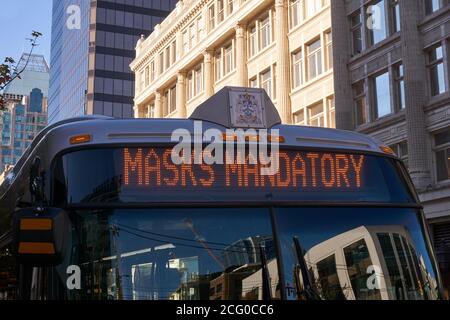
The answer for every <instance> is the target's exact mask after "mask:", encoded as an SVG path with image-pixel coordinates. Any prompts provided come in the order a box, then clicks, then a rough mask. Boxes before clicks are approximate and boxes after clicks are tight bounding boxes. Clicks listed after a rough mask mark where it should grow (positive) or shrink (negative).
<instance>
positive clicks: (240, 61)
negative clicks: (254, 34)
mask: <svg viewBox="0 0 450 320" xmlns="http://www.w3.org/2000/svg"><path fill="white" fill-rule="evenodd" d="M235 29H236V71H237V76H236V85H237V86H239V87H246V86H247V82H248V80H247V78H248V75H247V74H248V71H247V50H246V48H247V46H246V41H247V40H246V38H247V37H246V26H245V25H243V24H238V25H237V26H236V27H235Z"/></svg>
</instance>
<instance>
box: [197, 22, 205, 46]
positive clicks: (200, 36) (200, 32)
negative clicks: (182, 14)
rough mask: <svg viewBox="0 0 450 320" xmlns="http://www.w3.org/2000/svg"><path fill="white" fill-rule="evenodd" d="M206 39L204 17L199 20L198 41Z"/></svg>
mask: <svg viewBox="0 0 450 320" xmlns="http://www.w3.org/2000/svg"><path fill="white" fill-rule="evenodd" d="M204 37H205V23H204V20H203V17H202V16H200V17H199V18H197V39H198V40H202V39H203V38H204Z"/></svg>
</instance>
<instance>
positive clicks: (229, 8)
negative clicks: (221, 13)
mask: <svg viewBox="0 0 450 320" xmlns="http://www.w3.org/2000/svg"><path fill="white" fill-rule="evenodd" d="M233 11H234V0H227V12H228V14H229V15H230V14H232V13H233Z"/></svg>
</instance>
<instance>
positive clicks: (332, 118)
mask: <svg viewBox="0 0 450 320" xmlns="http://www.w3.org/2000/svg"><path fill="white" fill-rule="evenodd" d="M327 113H328V121H327V126H328V128H336V108H335V103H334V96H331V97H328V98H327Z"/></svg>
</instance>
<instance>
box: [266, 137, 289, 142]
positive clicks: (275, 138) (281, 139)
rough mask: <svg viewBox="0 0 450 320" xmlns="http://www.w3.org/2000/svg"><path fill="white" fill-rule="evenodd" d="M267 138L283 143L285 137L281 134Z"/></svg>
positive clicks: (270, 140)
mask: <svg viewBox="0 0 450 320" xmlns="http://www.w3.org/2000/svg"><path fill="white" fill-rule="evenodd" d="M267 139H268V140H269V142H278V143H285V142H286V139H285V138H284V137H283V136H268V137H267Z"/></svg>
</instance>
